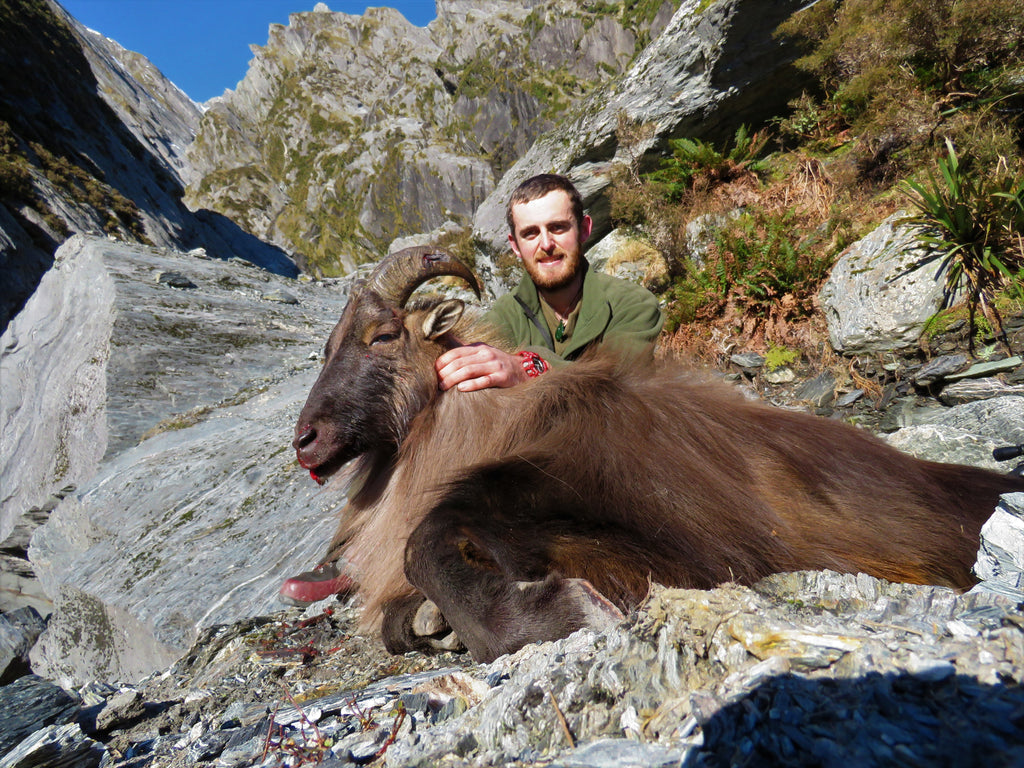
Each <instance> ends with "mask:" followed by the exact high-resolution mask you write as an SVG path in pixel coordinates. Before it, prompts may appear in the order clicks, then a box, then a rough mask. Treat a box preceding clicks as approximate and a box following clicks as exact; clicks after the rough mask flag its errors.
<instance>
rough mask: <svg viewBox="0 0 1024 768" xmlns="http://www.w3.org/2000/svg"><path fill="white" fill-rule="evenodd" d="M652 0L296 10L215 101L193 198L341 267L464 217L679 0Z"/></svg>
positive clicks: (204, 130)
mask: <svg viewBox="0 0 1024 768" xmlns="http://www.w3.org/2000/svg"><path fill="white" fill-rule="evenodd" d="M647 5H648V6H649V7H650V10H649V11H648V12H647V15H646V16H628V15H625V12H620V11H618V10H616V9H612V10H604V9H594V8H590V7H589V6H588V5H587V4H584V3H581V2H552V1H550V0H548V1H546V2H541V3H536V4H534V3H522V2H505V1H504V0H490V1H489V2H484V3H472V4H471V3H466V2H461V1H456V2H438V4H437V12H438V15H437V19H436V20H435V21H434V22H432V23H431V24H430V25H429V26H427V27H426V28H422V29H421V28H418V27H415V26H413V25H412V24H410V23H409V22H408V21H407V20H406V19H405V18H404V17H403V16H401V14H399V13H398V12H397V11H394V10H391V9H386V8H374V9H369V10H368V11H367V12H366V14H364V15H363V16H351V15H348V14H344V13H333V12H330V11H329V10H328V9H327V7H326V6H325V5H324V4H322V3H321V4H319V5H318V6H317V9H316V10H315V11H313V12H310V13H296V14H292V15H291V16H290V23H289V25H288V26H281V25H274V26H272V27H271V30H270V38H269V40H268V42H267V44H266V45H265V46H262V47H257V46H254V47H253V52H254V59H253V60H252V62H251V63H250V68H249V72H248V73H247V74H246V77H245V79H244V80H243V81H242V82H241V83H239V85H238V88H237V89H236V90H235V91H228V92H226V93H225V94H224V96H223V97H220V98H218V99H214V100H213V101H212V102H211V103H210V104H209V105H208V107H209V109H208V110H207V112H206V114H205V115H204V116H203V119H202V122H201V125H200V128H199V132H198V135H197V137H196V140H195V142H194V144H193V145H192V146H191V147H190V149H189V151H188V157H189V160H190V161H191V163H192V165H193V167H194V169H195V174H196V180H195V181H194V182H193V183H192V184H191V185H190V186H189V190H188V201H189V204H190V205H192V206H194V207H196V206H199V207H206V208H210V209H213V210H216V211H219V212H220V213H223V214H224V215H226V216H228V217H230V218H232V219H233V220H235V221H237V222H238V223H239V224H241V225H242V226H243V227H244V228H245V229H246V230H247V231H249V232H251V233H253V234H255V235H257V236H259V237H261V238H264V239H267V240H269V241H271V242H274V243H276V244H278V245H280V246H282V247H283V248H285V249H287V250H288V251H289V252H292V253H294V254H295V256H296V258H297V260H298V261H299V262H300V264H303V265H308V266H309V268H310V269H312V270H314V271H317V270H319V271H322V272H324V273H334V274H337V273H341V272H347V271H349V270H350V269H351V268H352V267H353V266H354V265H355V264H356V263H358V262H361V261H366V260H370V259H376V258H379V255H380V253H381V252H384V251H386V249H387V246H388V244H389V243H390V242H391V241H392V239H394V238H395V237H398V236H402V235H409V234H414V233H417V232H427V231H430V230H433V229H436V228H438V227H440V226H441V225H442V224H444V223H445V222H446V221H448V220H454V221H457V222H461V223H467V222H468V221H469V220H470V218H471V217H472V215H473V212H474V211H475V210H476V209H477V207H478V206H479V205H480V204H481V202H482V201H483V200H484V198H485V197H486V196H487V195H488V194H489V193H490V192H491V191H492V190H493V189H494V186H495V183H496V181H497V179H498V178H500V176H501V174H502V173H503V172H504V170H505V169H506V168H507V167H508V166H509V165H510V164H511V163H512V162H513V161H514V160H515V159H516V158H518V157H519V156H521V155H522V154H523V153H524V152H525V151H526V150H527V149H528V148H529V146H530V145H531V144H532V142H533V140H534V139H535V138H536V137H537V136H538V135H539V134H540V133H541V132H542V131H544V130H547V129H550V128H552V127H553V126H554V125H555V124H556V122H557V121H558V120H560V119H561V118H562V117H563V115H564V112H565V110H566V109H568V108H569V107H571V106H572V105H573V104H574V103H576V102H577V101H578V100H579V98H580V97H581V96H582V95H584V94H586V93H589V92H591V91H593V90H594V89H595V88H597V87H598V86H599V85H600V84H601V83H602V82H605V81H607V80H609V79H610V78H611V77H613V76H614V75H617V74H619V73H620V72H622V71H623V70H624V68H625V67H626V65H628V64H629V62H630V61H631V60H632V59H633V58H634V56H636V55H637V54H638V53H639V51H640V50H641V48H642V46H643V45H644V44H645V43H646V41H647V40H649V39H651V38H653V37H655V36H657V34H658V33H659V32H660V30H661V29H662V28H663V27H664V26H665V24H666V23H667V21H668V19H669V18H670V15H671V12H672V10H673V4H672V3H671V2H670V0H665V2H664V3H663V4H662V5H661V6H660V7H658V6H653V5H651V4H647Z"/></svg>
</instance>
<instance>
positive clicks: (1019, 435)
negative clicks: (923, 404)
mask: <svg viewBox="0 0 1024 768" xmlns="http://www.w3.org/2000/svg"><path fill="white" fill-rule="evenodd" d="M885 439H886V441H887V442H888V443H889V444H890V445H892V446H893V447H895V448H899V449H900V450H902V451H905V452H907V453H909V454H911V455H913V456H916V457H917V458H919V459H927V460H929V461H944V462H948V463H952V464H971V465H973V466H977V467H984V468H986V469H994V470H996V471H1002V472H1005V471H1006V470H1007V467H1006V466H1004V465H1000V464H999V463H998V462H997V461H995V459H993V458H992V450H993V449H994V448H998V447H1000V446H1003V445H1017V444H1020V443H1024V398H1020V397H996V398H992V399H991V400H980V401H977V402H972V403H965V404H963V405H957V406H954V407H953V408H948V409H943V410H941V411H933V412H931V414H930V415H928V416H926V417H925V418H924V423H921V424H917V425H914V426H908V427H904V428H903V429H901V430H899V431H898V432H894V433H893V434H891V435H888V436H886V438H885Z"/></svg>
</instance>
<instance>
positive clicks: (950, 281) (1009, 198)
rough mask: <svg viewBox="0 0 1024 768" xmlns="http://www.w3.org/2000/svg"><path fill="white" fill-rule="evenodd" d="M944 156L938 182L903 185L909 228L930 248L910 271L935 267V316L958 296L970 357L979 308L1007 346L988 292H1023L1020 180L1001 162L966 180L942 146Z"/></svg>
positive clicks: (1023, 181) (1023, 177) (1023, 180)
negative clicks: (938, 297)
mask: <svg viewBox="0 0 1024 768" xmlns="http://www.w3.org/2000/svg"><path fill="white" fill-rule="evenodd" d="M946 150H947V154H946V157H944V158H940V159H939V161H938V165H939V172H940V177H939V178H938V179H937V178H936V177H935V175H934V174H933V173H932V172H930V171H929V173H928V182H927V183H926V184H921V183H918V182H915V181H907V182H905V185H904V191H905V193H906V194H907V196H908V197H909V198H910V201H911V203H912V204H913V205H914V207H915V208H916V209H917V214H916V215H915V216H913V217H911V218H910V221H911V222H913V223H915V224H917V225H919V226H920V233H921V234H920V236H919V239H920V240H921V242H922V243H924V244H927V245H929V246H931V247H932V250H931V251H930V252H929V254H928V255H926V256H924V257H922V258H921V259H920V260H919V261H918V262H917V263H916V264H915V265H914V267H913V268H915V269H916V268H919V267H921V266H924V265H927V264H930V263H933V262H936V261H938V262H939V268H938V270H937V272H936V278H937V279H938V278H941V279H942V280H943V294H942V306H941V308H940V309H946V308H948V307H950V306H951V305H952V304H953V303H954V302H955V301H957V300H958V298H959V297H960V296H961V295H963V299H964V302H965V303H966V305H967V314H968V321H969V324H970V328H969V333H970V342H969V343H970V349H971V351H972V352H973V351H974V330H975V323H976V314H977V311H978V309H979V308H980V309H981V312H982V315H983V317H984V318H986V319H988V320H989V321H992V322H993V327H995V328H997V329H998V334H999V337H1000V339H1001V340H1002V341H1003V343H1004V344H1006V345H1007V347H1008V346H1009V344H1008V342H1007V340H1006V334H1005V332H1004V331H1003V328H1002V318H1001V317H1000V316H999V311H998V309H997V308H996V305H995V293H996V291H997V290H999V289H1000V288H1002V287H1004V286H1006V287H1008V288H1009V290H1010V291H1011V292H1012V293H1015V294H1017V295H1020V294H1021V293H1022V292H1024V173H1021V172H1020V171H1019V170H1018V171H1017V172H1012V171H1011V170H1010V169H1009V167H1008V164H1007V163H1006V161H1005V160H1003V161H1002V162H1001V163H1000V164H999V165H998V166H997V167H996V168H995V169H994V171H993V172H991V173H989V174H980V173H973V172H971V171H970V170H969V169H968V168H967V167H966V166H965V165H964V164H963V163H961V161H960V158H959V157H958V156H957V153H956V149H955V148H954V146H953V144H952V142H950V141H948V140H947V142H946Z"/></svg>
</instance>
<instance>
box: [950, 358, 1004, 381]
mask: <svg viewBox="0 0 1024 768" xmlns="http://www.w3.org/2000/svg"><path fill="white" fill-rule="evenodd" d="M1021 362H1022V359H1021V357H1020V355H1014V356H1013V357H1006V358H1003V359H1002V360H986V361H984V362H981V363H975V364H974V365H972V366H971V367H970V368H968V369H967V370H966V371H960V372H959V373H954V374H950V375H949V376H947V377H946V380H947V381H959V380H960V379H977V378H981V377H983V376H991V375H993V374H996V373H1003V372H1005V371H1012V370H1014V369H1015V368H1017V367H1018V366H1020V364H1021Z"/></svg>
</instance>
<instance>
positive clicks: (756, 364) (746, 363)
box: [729, 352, 764, 368]
mask: <svg viewBox="0 0 1024 768" xmlns="http://www.w3.org/2000/svg"><path fill="white" fill-rule="evenodd" d="M729 360H730V362H732V363H734V364H736V365H738V366H739V367H740V368H760V367H761V366H762V365H764V357H763V356H761V355H759V354H757V353H756V352H739V353H737V354H735V355H733V356H732V357H730V358H729Z"/></svg>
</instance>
